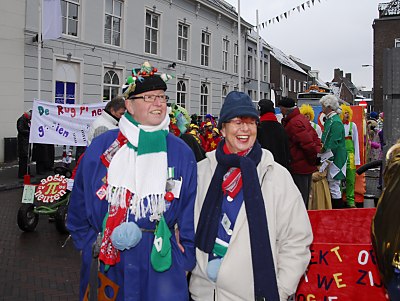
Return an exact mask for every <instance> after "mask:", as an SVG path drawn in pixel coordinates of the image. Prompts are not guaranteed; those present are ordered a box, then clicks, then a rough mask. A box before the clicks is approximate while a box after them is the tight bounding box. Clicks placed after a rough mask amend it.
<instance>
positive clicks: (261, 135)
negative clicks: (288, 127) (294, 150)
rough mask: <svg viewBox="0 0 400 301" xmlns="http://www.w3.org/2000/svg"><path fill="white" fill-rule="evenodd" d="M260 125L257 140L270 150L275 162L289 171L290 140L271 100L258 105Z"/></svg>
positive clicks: (262, 100)
mask: <svg viewBox="0 0 400 301" xmlns="http://www.w3.org/2000/svg"><path fill="white" fill-rule="evenodd" d="M258 107H259V110H260V124H259V126H258V128H257V140H258V142H259V143H260V145H261V147H262V148H265V149H267V150H269V151H270V152H271V153H272V155H273V156H274V160H275V162H278V163H279V164H280V165H282V166H283V167H285V168H287V169H289V165H290V150H289V138H288V136H287V134H286V131H285V129H284V127H283V125H282V124H281V123H279V122H278V119H277V118H276V116H275V108H274V103H273V102H272V101H271V100H269V99H261V100H260V101H259V103H258Z"/></svg>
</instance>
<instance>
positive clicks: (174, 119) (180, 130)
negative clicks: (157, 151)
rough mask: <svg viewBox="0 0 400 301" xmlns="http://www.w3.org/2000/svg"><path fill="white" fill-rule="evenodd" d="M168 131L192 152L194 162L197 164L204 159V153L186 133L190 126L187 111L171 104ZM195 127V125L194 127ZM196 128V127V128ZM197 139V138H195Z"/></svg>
mask: <svg viewBox="0 0 400 301" xmlns="http://www.w3.org/2000/svg"><path fill="white" fill-rule="evenodd" d="M170 119H171V122H170V131H171V132H172V133H173V134H174V135H175V136H177V137H180V138H181V139H182V140H183V141H185V143H186V144H187V145H188V146H189V147H190V149H191V150H192V151H193V153H194V156H195V158H196V161H197V162H199V161H201V160H203V159H204V158H205V151H204V149H203V148H202V147H201V145H200V143H199V142H198V141H197V140H196V138H197V137H196V138H195V137H194V136H193V135H191V134H189V133H187V130H188V128H189V126H190V124H189V122H190V117H189V114H188V112H187V110H186V109H185V108H183V107H181V106H180V105H177V104H172V105H171V113H170ZM196 126H197V125H196ZM197 128H198V126H197ZM197 139H198V138H197Z"/></svg>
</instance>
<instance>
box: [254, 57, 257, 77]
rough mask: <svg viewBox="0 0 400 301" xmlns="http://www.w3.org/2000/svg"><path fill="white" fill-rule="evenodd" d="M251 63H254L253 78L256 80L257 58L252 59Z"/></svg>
mask: <svg viewBox="0 0 400 301" xmlns="http://www.w3.org/2000/svg"><path fill="white" fill-rule="evenodd" d="M253 61H254V72H253V78H257V68H258V65H257V57H254V59H253Z"/></svg>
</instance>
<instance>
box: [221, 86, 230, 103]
mask: <svg viewBox="0 0 400 301" xmlns="http://www.w3.org/2000/svg"><path fill="white" fill-rule="evenodd" d="M228 93H229V86H228V85H222V91H221V96H222V97H221V98H222V103H224V102H225V97H226V95H228Z"/></svg>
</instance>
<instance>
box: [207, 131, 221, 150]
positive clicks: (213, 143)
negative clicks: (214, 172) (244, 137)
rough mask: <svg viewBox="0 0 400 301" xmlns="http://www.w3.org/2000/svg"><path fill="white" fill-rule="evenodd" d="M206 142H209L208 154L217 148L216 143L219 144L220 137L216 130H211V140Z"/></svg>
mask: <svg viewBox="0 0 400 301" xmlns="http://www.w3.org/2000/svg"><path fill="white" fill-rule="evenodd" d="M208 142H209V143H208V145H207V151H208V152H212V151H213V150H214V149H216V148H217V146H218V143H220V142H221V136H220V134H219V130H218V128H213V129H212V139H210V140H209V141H208Z"/></svg>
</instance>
